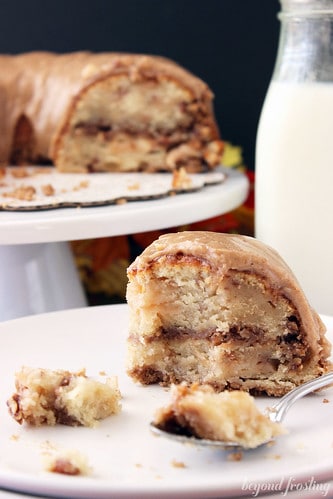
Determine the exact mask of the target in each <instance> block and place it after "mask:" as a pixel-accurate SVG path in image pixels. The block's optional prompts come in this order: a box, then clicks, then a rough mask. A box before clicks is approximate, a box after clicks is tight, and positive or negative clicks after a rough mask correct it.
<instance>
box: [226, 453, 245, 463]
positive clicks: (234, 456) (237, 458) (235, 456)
mask: <svg viewBox="0 0 333 499" xmlns="http://www.w3.org/2000/svg"><path fill="white" fill-rule="evenodd" d="M242 459H243V453H242V452H231V453H230V454H228V457H227V460H228V461H241V460H242Z"/></svg>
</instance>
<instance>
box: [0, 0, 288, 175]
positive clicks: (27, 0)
mask: <svg viewBox="0 0 333 499" xmlns="http://www.w3.org/2000/svg"><path fill="white" fill-rule="evenodd" d="M278 10H279V2H278V0H251V1H249V0H164V1H163V0H121V1H119V0H57V1H54V2H50V1H45V0H0V16H1V21H2V22H1V30H0V53H9V54H14V53H19V52H27V51H30V50H51V51H56V52H69V51H75V50H92V51H121V52H140V53H151V54H159V55H163V56H166V57H170V58H171V59H174V60H175V61H177V62H179V63H180V64H182V65H183V66H185V67H186V68H187V69H189V70H190V71H192V72H193V73H195V74H196V75H197V76H199V77H201V78H202V79H203V80H205V81H206V83H208V85H209V86H210V87H211V89H212V90H213V92H214V94H215V112H216V117H217V120H218V123H219V127H220V131H221V134H222V136H223V138H224V139H225V140H227V141H230V142H232V143H234V144H237V145H240V146H241V147H242V151H243V156H244V161H245V163H246V165H247V167H248V168H249V169H250V170H253V168H254V148H255V136H256V128H257V124H258V119H259V114H260V110H261V106H262V103H263V99H264V97H265V93H266V90H267V86H268V83H269V80H270V77H271V74H272V70H273V66H274V62H275V57H276V50H277V42H278V33H279V23H278V20H277V12H278Z"/></svg>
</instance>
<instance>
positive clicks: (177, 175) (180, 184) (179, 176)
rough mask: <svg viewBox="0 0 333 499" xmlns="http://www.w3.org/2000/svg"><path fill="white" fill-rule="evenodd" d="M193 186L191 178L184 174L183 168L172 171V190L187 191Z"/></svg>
mask: <svg viewBox="0 0 333 499" xmlns="http://www.w3.org/2000/svg"><path fill="white" fill-rule="evenodd" d="M192 186H193V182H192V179H191V177H190V176H189V175H188V173H187V172H186V169H185V168H184V167H181V168H179V169H178V170H174V171H173V174H172V188H173V189H189V188H191V187H192Z"/></svg>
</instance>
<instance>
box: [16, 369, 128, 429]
mask: <svg viewBox="0 0 333 499" xmlns="http://www.w3.org/2000/svg"><path fill="white" fill-rule="evenodd" d="M15 388H16V392H14V393H13V395H12V396H11V397H10V398H9V399H8V400H7V406H8V409H9V413H10V415H11V416H12V417H13V418H14V419H15V420H16V421H17V422H18V423H19V424H23V423H27V424H29V425H31V426H42V425H50V426H53V425H56V424H63V425H67V426H87V427H94V426H96V425H97V424H98V421H100V420H102V419H105V418H107V417H109V416H111V415H112V414H117V413H119V412H120V410H121V403H120V400H121V393H120V390H119V388H118V379H117V377H116V376H113V377H109V378H107V379H106V380H105V382H101V381H97V380H94V379H92V378H89V377H88V376H86V372H85V369H81V370H80V371H77V372H70V371H65V370H50V369H43V368H33V367H28V366H23V367H22V368H21V370H20V371H19V372H17V373H16V376H15Z"/></svg>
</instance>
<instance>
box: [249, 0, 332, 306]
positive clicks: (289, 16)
mask: <svg viewBox="0 0 333 499" xmlns="http://www.w3.org/2000/svg"><path fill="white" fill-rule="evenodd" d="M280 4H281V11H280V13H279V16H278V17H279V19H280V22H281V26H280V39H279V47H278V54H277V60H276V63H275V68H274V72H273V77H272V80H271V82H270V85H269V88H268V91H267V95H266V99H265V102H264V105H263V109H262V113H261V117H260V120H259V127H258V133H257V143H256V167H255V168H256V169H255V172H256V173H255V175H256V185H255V190H256V198H255V233H256V237H257V238H258V239H260V240H262V241H264V242H265V243H267V244H269V245H270V246H273V247H274V248H275V249H276V250H277V251H278V252H279V253H280V254H281V256H282V257H283V258H284V259H285V261H286V262H287V263H288V264H289V266H290V267H291V269H292V270H293V271H294V273H295V275H296V277H297V278H298V281H299V282H300V284H301V286H302V287H303V290H304V291H305V294H306V295H307V297H308V299H309V302H310V304H311V305H312V306H313V307H314V308H315V309H316V310H317V312H319V313H322V314H329V315H333V0H280Z"/></svg>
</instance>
